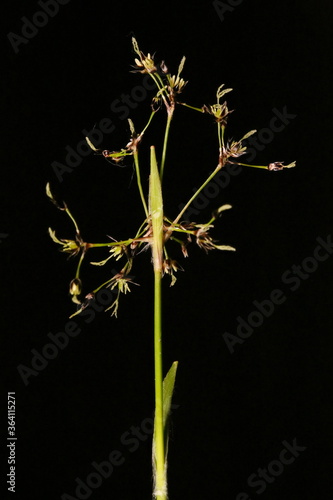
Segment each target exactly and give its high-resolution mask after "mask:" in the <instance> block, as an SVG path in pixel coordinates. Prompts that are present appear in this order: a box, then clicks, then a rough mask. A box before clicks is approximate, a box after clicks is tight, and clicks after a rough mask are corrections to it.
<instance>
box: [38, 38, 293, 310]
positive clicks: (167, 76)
mask: <svg viewBox="0 0 333 500" xmlns="http://www.w3.org/2000/svg"><path fill="white" fill-rule="evenodd" d="M132 43H133V49H134V52H135V54H136V57H135V66H134V68H135V70H134V71H133V72H139V73H143V74H148V75H150V77H151V78H152V79H153V81H154V83H155V84H156V94H155V96H154V97H153V100H152V113H151V115H150V117H149V120H148V122H147V124H146V126H145V127H144V128H143V129H142V131H141V133H139V134H137V133H136V131H135V128H134V124H133V122H132V120H130V119H129V120H128V122H129V127H130V131H131V137H130V140H129V141H128V142H127V144H126V146H125V147H123V148H121V149H119V150H118V151H109V150H107V149H104V150H101V149H97V148H96V147H95V146H94V145H93V144H92V142H91V141H90V139H89V138H88V137H87V138H86V140H87V143H88V144H89V146H90V147H91V148H92V149H93V151H94V152H95V154H101V155H102V156H104V157H105V158H106V159H108V160H109V161H111V162H114V163H116V164H118V163H119V162H120V161H121V160H122V159H123V158H125V157H127V156H131V157H132V158H133V160H134V166H135V173H136V179H137V185H138V189H139V193H140V196H141V201H142V205H143V209H144V212H145V218H144V221H143V223H142V224H141V226H140V227H139V229H138V230H137V232H136V234H135V236H134V237H133V238H129V239H127V240H122V241H117V240H115V239H113V238H110V240H111V241H107V242H105V243H87V242H85V241H84V240H83V238H82V236H81V233H80V231H79V228H78V225H77V223H76V221H75V219H74V217H73V216H72V214H71V212H70V211H69V209H68V207H67V205H66V204H65V203H62V204H59V203H58V202H57V201H56V200H55V198H54V197H53V195H52V193H51V190H50V186H49V184H47V187H46V192H47V196H48V197H49V198H50V200H51V201H52V203H53V204H54V205H55V206H56V207H57V208H58V209H59V210H62V211H64V212H65V213H66V214H67V215H68V217H69V218H70V219H71V221H72V223H73V224H74V228H75V236H74V237H73V239H65V238H58V237H57V236H56V234H55V231H53V230H52V229H49V234H50V237H51V238H52V240H53V241H54V242H55V243H57V244H58V245H60V247H61V251H62V252H65V253H67V254H69V256H70V257H78V258H79V262H78V265H77V268H76V273H75V277H74V278H73V279H72V280H71V282H70V286H69V293H70V295H71V297H72V301H73V302H74V303H75V304H77V306H78V310H77V312H76V313H75V314H79V313H80V312H81V311H82V310H83V309H84V308H85V307H87V305H88V304H89V303H90V301H91V300H93V299H94V296H95V294H96V292H97V291H98V290H100V289H101V288H102V287H105V286H106V287H109V288H110V289H111V290H117V296H116V299H115V300H114V302H113V303H112V305H111V306H110V308H109V309H111V310H112V315H117V312H118V306H119V297H120V295H121V294H126V293H128V292H129V291H130V284H131V283H134V282H133V280H132V277H131V276H130V272H131V270H132V267H133V261H134V258H135V257H136V256H137V255H138V254H139V253H140V252H141V251H142V250H146V249H148V248H151V249H152V254H154V251H153V250H154V249H155V250H156V248H157V241H158V245H159V247H158V248H159V250H158V252H159V257H158V266H159V269H160V272H161V273H163V274H168V275H169V276H170V277H171V285H173V284H174V283H175V281H176V277H175V273H176V272H177V271H178V270H182V267H181V266H180V265H179V264H178V262H177V261H176V260H174V259H173V258H171V257H170V256H169V254H168V249H167V246H168V242H169V240H170V241H173V242H174V243H176V244H178V245H179V246H180V250H181V253H182V255H183V256H184V257H187V256H188V246H189V244H190V243H191V242H195V243H196V244H197V245H198V247H199V248H201V249H203V250H204V251H205V252H209V251H210V250H231V251H233V250H235V249H234V248H233V247H232V246H229V245H220V244H218V243H217V242H216V241H215V240H214V239H213V238H212V236H211V235H210V231H211V229H212V228H213V227H214V222H215V220H216V219H217V218H218V217H220V215H221V214H222V212H224V211H225V210H228V209H230V208H231V206H230V205H223V206H221V207H220V208H218V209H217V210H216V211H215V212H214V213H213V215H212V217H211V219H210V220H209V221H208V222H207V223H205V224H202V223H196V222H190V221H182V216H183V214H184V213H185V211H186V210H187V209H188V208H189V206H190V205H191V203H192V202H193V201H194V200H195V198H196V196H198V195H199V194H200V192H201V191H202V189H203V188H204V187H205V186H206V185H207V184H208V182H209V181H210V180H212V179H213V177H214V176H215V175H216V173H217V172H218V171H219V170H220V169H221V168H222V167H224V166H225V165H226V164H227V163H230V164H238V165H244V166H249V167H255V168H265V169H267V170H269V171H279V170H282V169H284V168H292V167H294V166H295V162H292V163H290V164H288V165H284V163H283V162H272V163H269V165H268V166H261V165H248V164H245V163H239V161H238V158H239V157H240V156H242V155H244V154H246V149H247V148H246V146H245V145H244V141H246V139H248V138H249V137H250V136H251V135H253V134H254V133H255V132H256V130H251V131H249V132H248V133H246V134H245V135H243V137H242V138H241V139H239V140H233V139H231V140H225V129H226V126H227V120H228V117H229V115H230V113H232V111H231V110H229V107H228V104H227V102H226V101H223V98H224V96H225V94H227V93H229V92H230V91H231V90H232V89H231V88H224V84H222V85H220V86H219V87H218V89H217V92H216V101H217V102H216V103H215V104H212V105H203V106H202V107H201V108H198V107H194V106H191V105H188V104H186V103H184V102H180V101H178V100H177V96H178V95H179V94H180V93H181V92H182V91H183V90H184V88H185V86H186V85H187V83H188V82H187V81H185V80H184V79H183V78H182V77H181V76H180V75H181V73H182V71H183V68H184V64H185V57H183V58H182V60H181V62H180V64H179V67H178V71H177V74H176V75H172V74H171V73H169V70H168V68H167V66H166V64H165V62H164V61H162V63H160V65H158V64H157V63H155V60H154V58H155V56H154V54H153V55H151V54H150V53H148V55H145V54H144V53H143V52H142V51H141V50H140V49H139V46H138V43H137V41H136V40H135V38H133V39H132ZM162 104H164V105H165V108H166V111H167V123H166V129H165V135H164V143H163V150H162V156H161V162H160V169H159V171H158V169H157V161H156V157H155V163H156V173H157V177H158V184H159V187H158V189H156V186H157V184H156V182H155V188H154V189H155V192H154V193H151V191H153V189H152V188H151V186H152V184H153V183H152V181H151V178H152V177H153V174H152V170H151V174H150V187H149V197H148V203H147V200H146V197H145V195H144V190H143V188H142V185H141V173H140V166H139V160H138V149H139V145H140V144H141V142H142V139H143V136H144V134H145V132H146V130H147V129H148V127H149V126H150V124H151V122H152V120H153V118H154V116H155V114H156V112H157V111H158V110H159V109H160V108H161V105H162ZM176 104H179V105H182V106H185V107H187V108H190V109H193V110H195V111H199V112H200V113H206V114H208V115H210V116H212V117H213V118H214V121H215V123H216V125H217V133H218V145H219V149H218V164H217V167H216V168H215V170H214V171H213V172H212V173H211V174H210V175H209V176H208V178H206V180H205V181H204V182H203V184H202V185H201V187H200V188H199V189H198V190H197V191H196V192H195V194H194V195H193V196H192V197H191V198H190V200H189V201H188V202H187V203H186V204H185V206H184V207H183V209H182V210H181V212H180V213H179V214H178V216H177V217H176V218H175V219H173V220H170V219H168V218H167V217H165V215H164V214H163V203H162V201H163V200H162V189H161V184H162V178H163V169H164V163H165V156H166V149H167V142H168V134H169V128H170V124H171V118H172V116H173V113H174V110H175V107H176ZM154 151H155V148H154ZM154 154H155V153H154ZM154 196H155V198H156V196H157V197H160V205H159V208H158V210H157V211H154V210H152V208H151V199H152V197H154ZM157 212H160V214H157V216H158V217H159V221H160V222H159V224H160V226H159V227H160V238H157V236H156V231H155V229H156V227H157V226H156V217H155V215H156V213H157ZM152 214H153V215H152ZM154 221H155V222H154ZM154 224H155V229H154ZM154 233H155V234H154ZM178 236H180V238H179V237H178ZM97 247H105V248H106V249H108V252H109V255H108V256H107V257H106V258H105V259H104V260H101V261H99V262H94V261H91V262H90V264H92V265H95V266H104V265H106V264H107V263H108V262H109V261H110V260H114V261H116V262H118V261H123V262H124V263H123V265H122V268H121V269H120V271H119V272H117V273H116V274H115V275H114V276H111V277H109V278H108V279H107V280H106V281H104V283H103V284H102V285H100V286H98V287H97V288H96V289H94V290H93V291H91V292H89V293H88V294H86V295H85V298H84V299H83V300H82V299H81V298H80V297H81V294H82V289H83V286H82V281H81V265H82V263H83V260H84V259H85V257H86V254H87V252H88V250H91V249H93V248H97ZM158 252H157V253H158ZM155 253H156V252H155ZM134 284H137V283H134Z"/></svg>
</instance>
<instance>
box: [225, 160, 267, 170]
mask: <svg viewBox="0 0 333 500" xmlns="http://www.w3.org/2000/svg"><path fill="white" fill-rule="evenodd" d="M229 163H230V164H231V165H241V166H242V167H253V168H263V169H264V170H268V167H267V165H250V164H249V163H239V162H236V161H230V162H229Z"/></svg>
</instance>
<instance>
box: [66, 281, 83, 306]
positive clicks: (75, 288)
mask: <svg viewBox="0 0 333 500" xmlns="http://www.w3.org/2000/svg"><path fill="white" fill-rule="evenodd" d="M81 292H82V282H81V280H80V279H79V278H74V279H73V280H72V281H71V282H70V284H69V293H70V295H72V296H73V298H72V301H73V302H75V304H81V302H80V301H79V299H78V298H77V297H78V295H80V293H81Z"/></svg>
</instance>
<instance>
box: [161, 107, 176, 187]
mask: <svg viewBox="0 0 333 500" xmlns="http://www.w3.org/2000/svg"><path fill="white" fill-rule="evenodd" d="M172 116H173V109H172V110H171V112H170V113H169V112H168V119H167V122H166V127H165V133H164V141H163V151H162V160H161V167H160V179H161V182H162V180H163V172H164V164H165V157H166V151H167V147H168V138H169V131H170V125H171V120H172Z"/></svg>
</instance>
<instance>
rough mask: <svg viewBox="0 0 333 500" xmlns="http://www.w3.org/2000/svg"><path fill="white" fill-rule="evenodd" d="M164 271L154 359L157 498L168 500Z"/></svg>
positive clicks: (157, 297)
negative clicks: (165, 429)
mask: <svg viewBox="0 0 333 500" xmlns="http://www.w3.org/2000/svg"><path fill="white" fill-rule="evenodd" d="M161 283H162V271H161V270H157V269H156V270H155V271H154V361H155V436H154V439H155V450H154V451H155V461H156V462H155V466H156V469H155V470H156V477H155V492H154V494H155V498H156V499H157V500H166V499H167V492H166V489H167V488H166V469H165V450H164V423H163V367H162V287H161Z"/></svg>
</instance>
